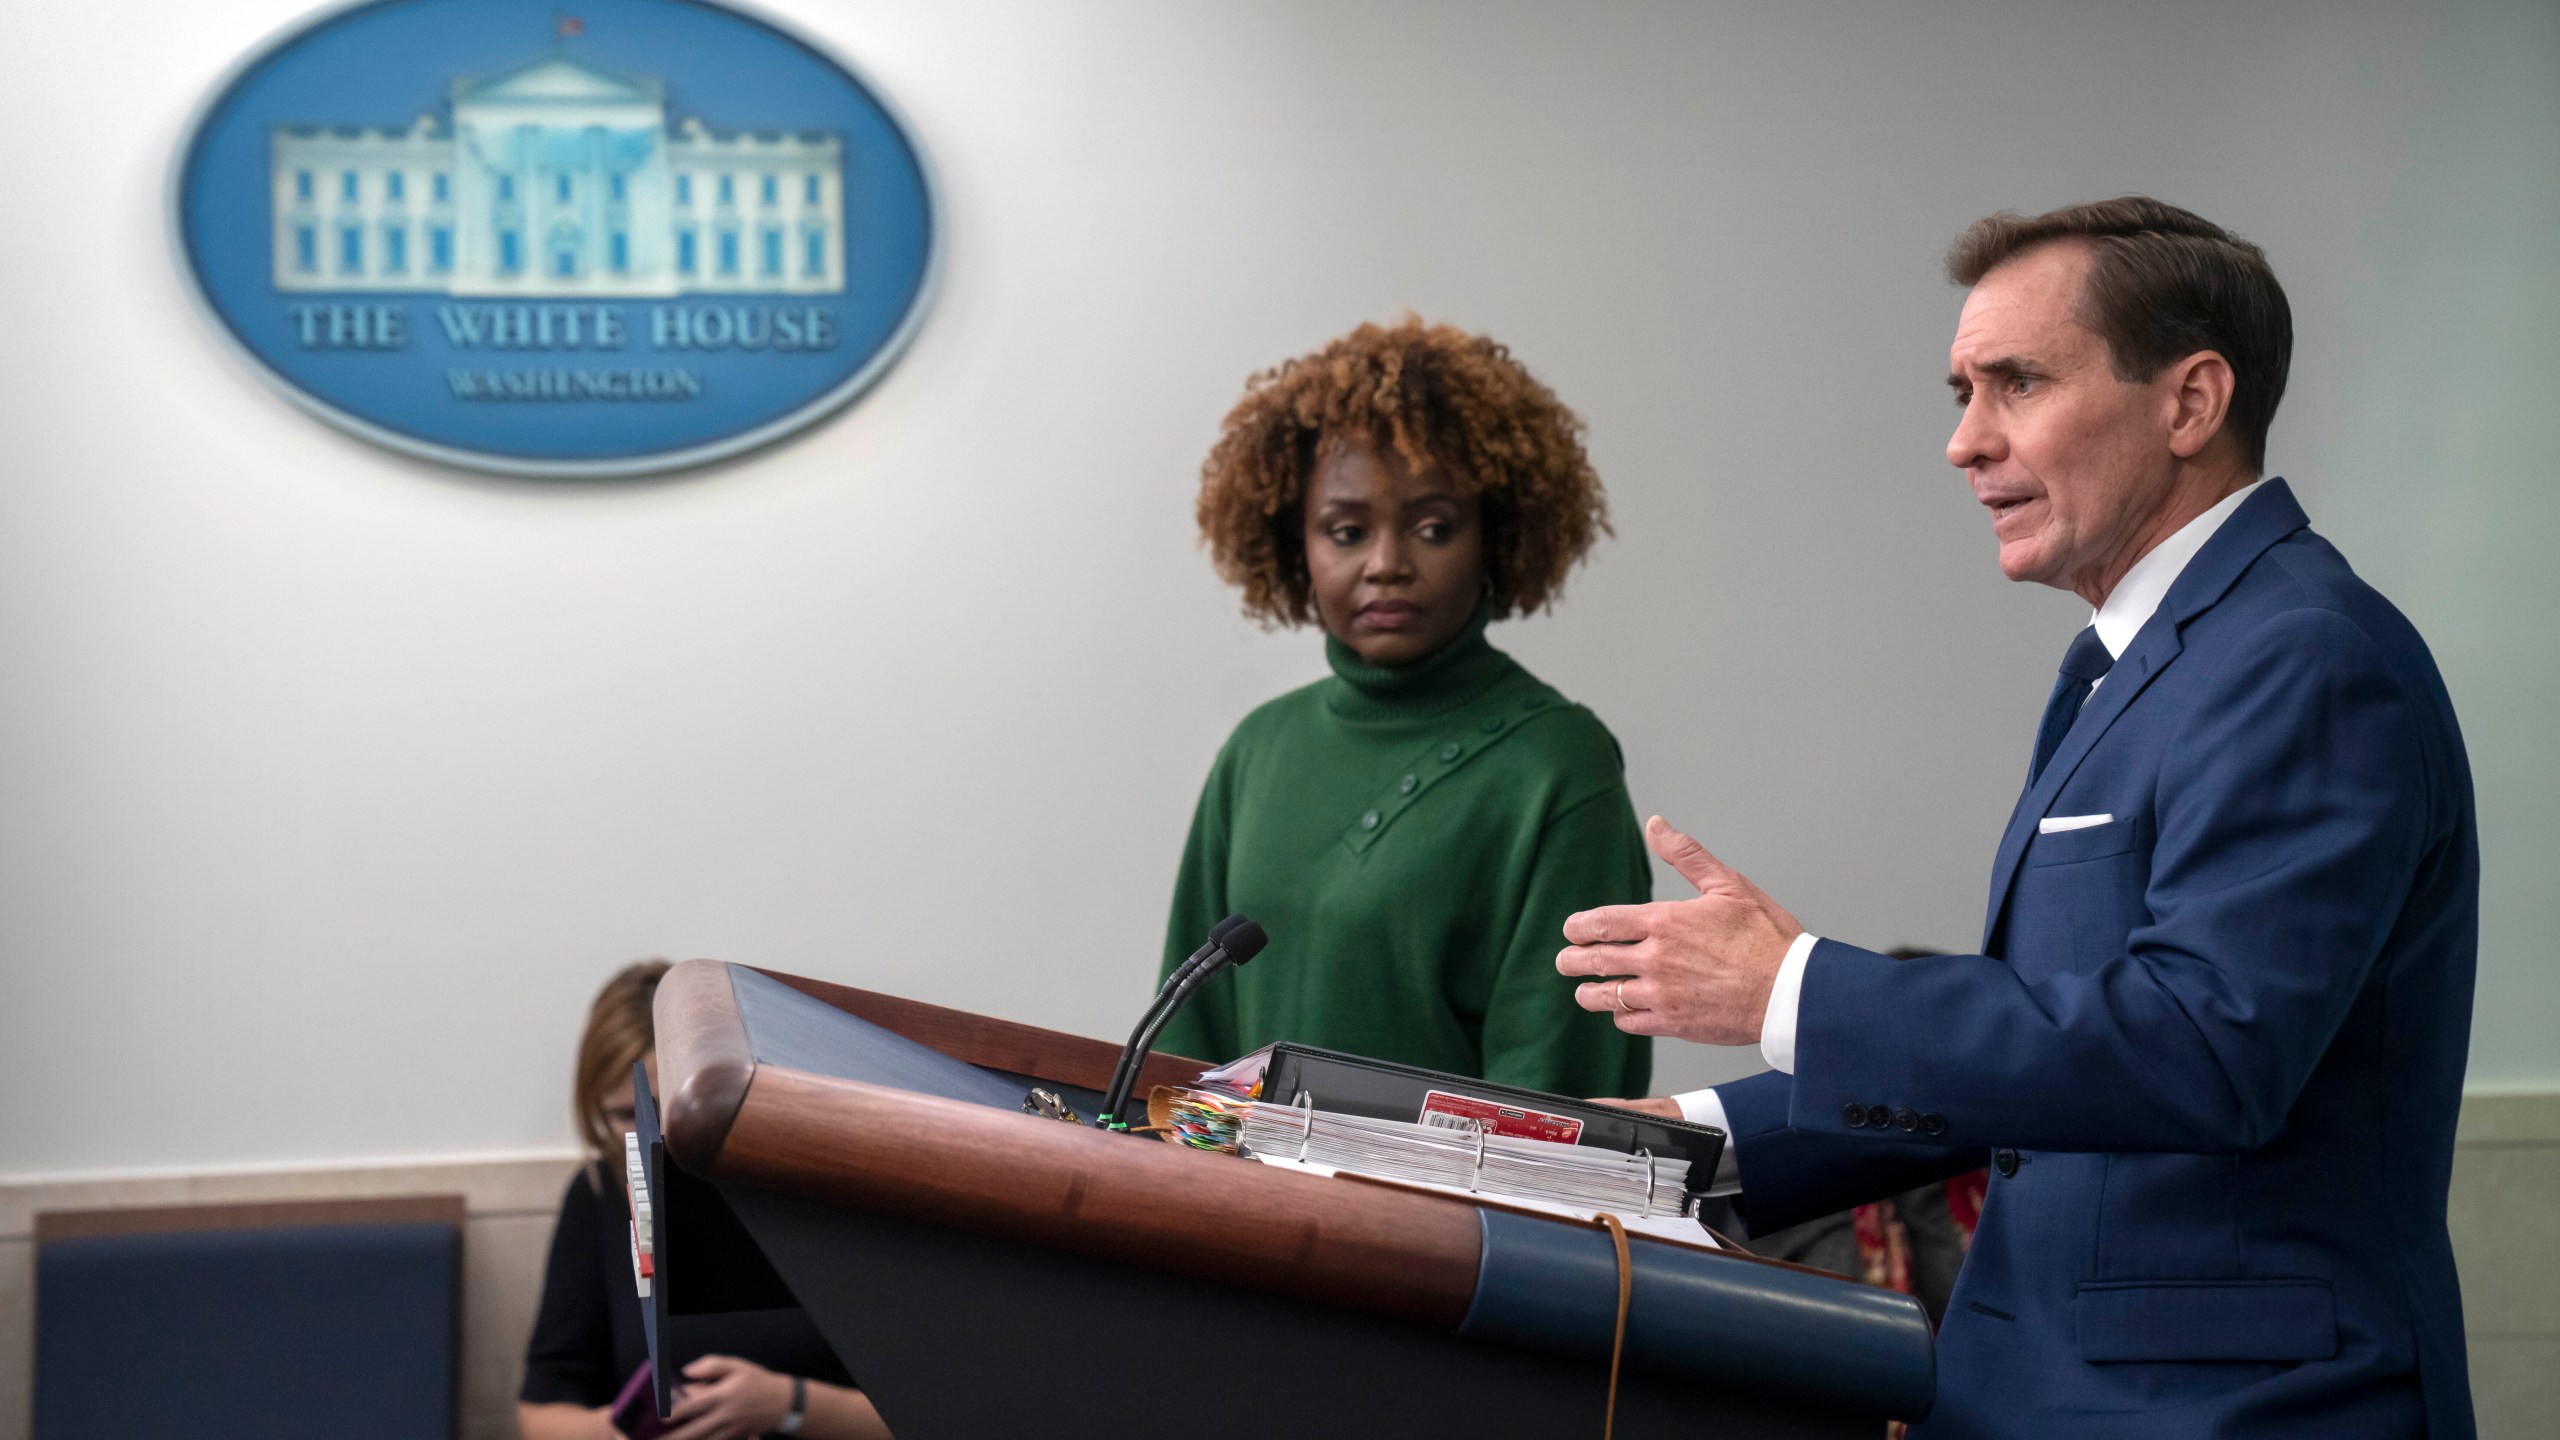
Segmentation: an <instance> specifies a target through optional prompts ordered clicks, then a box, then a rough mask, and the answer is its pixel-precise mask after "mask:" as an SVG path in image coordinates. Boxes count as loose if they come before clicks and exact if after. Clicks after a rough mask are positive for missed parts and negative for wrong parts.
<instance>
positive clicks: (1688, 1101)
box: [1671, 1090, 1742, 1195]
mask: <svg viewBox="0 0 2560 1440" xmlns="http://www.w3.org/2000/svg"><path fill="white" fill-rule="evenodd" d="M1671 1103H1673V1104H1675V1105H1677V1106H1679V1107H1680V1118H1681V1119H1683V1120H1686V1121H1688V1122H1689V1123H1690V1124H1692V1125H1711V1126H1713V1127H1715V1128H1716V1129H1718V1130H1721V1131H1723V1132H1724V1150H1723V1152H1722V1153H1720V1154H1718V1155H1717V1156H1716V1178H1715V1183H1714V1184H1712V1185H1710V1186H1708V1187H1707V1193H1708V1194H1710V1195H1739V1194H1741V1193H1742V1165H1741V1162H1740V1161H1738V1160H1736V1159H1735V1158H1734V1153H1733V1152H1734V1144H1733V1126H1732V1125H1730V1124H1728V1123H1726V1121H1725V1118H1724V1101H1722V1100H1720V1099H1718V1098H1716V1092H1714V1091H1713V1090H1692V1091H1690V1092H1688V1093H1687V1094H1685V1095H1674V1096H1672V1097H1671Z"/></svg>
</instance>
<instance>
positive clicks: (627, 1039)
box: [516, 960, 889, 1440]
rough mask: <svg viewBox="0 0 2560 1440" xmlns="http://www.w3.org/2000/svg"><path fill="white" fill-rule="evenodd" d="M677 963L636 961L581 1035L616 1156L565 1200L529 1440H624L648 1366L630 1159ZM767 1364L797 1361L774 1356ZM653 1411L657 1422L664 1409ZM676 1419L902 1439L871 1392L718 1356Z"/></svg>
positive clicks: (596, 1115) (591, 1111)
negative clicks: (642, 1074) (623, 1405)
mask: <svg viewBox="0 0 2560 1440" xmlns="http://www.w3.org/2000/svg"><path fill="white" fill-rule="evenodd" d="M666 969H667V965H666V962H665V961H663V960H652V961H644V962H642V963H640V964H635V965H630V966H626V967H624V969H623V970H622V971H621V972H620V973H618V974H616V975H615V976H614V977H613V978H612V979H611V980H609V981H607V982H606V983H605V987H604V989H603V990H602V991H601V992H600V993H598V994H597V996H596V1001H595V1006H594V1008H593V1009H592V1010H591V1011H590V1012H589V1014H588V1017H587V1028H586V1033H585V1034H584V1035H583V1036H582V1037H581V1038H580V1040H579V1044H578V1071H577V1097H576V1105H577V1115H578V1127H579V1130H580V1131H581V1133H582V1134H583V1135H584V1137H585V1139H586V1142H587V1145H588V1148H589V1150H590V1151H591V1152H593V1153H595V1154H597V1155H600V1156H604V1157H608V1158H603V1159H598V1160H596V1161H594V1162H593V1163H592V1164H590V1165H588V1166H586V1167H585V1168H584V1169H582V1170H580V1171H579V1172H578V1173H577V1174H576V1175H573V1176H571V1177H570V1180H569V1187H568V1189H567V1191H565V1192H564V1193H563V1194H562V1195H561V1197H560V1217H559V1221H558V1223H557V1224H556V1225H555V1227H554V1228H553V1230H552V1233H551V1254H550V1259H549V1261H548V1262H547V1264H546V1265H545V1268H544V1271H543V1279H542V1305H541V1309H540V1310H539V1311H538V1312H537V1313H536V1314H535V1317H534V1324H533V1339H532V1341H531V1342H530V1343H529V1344H528V1345H527V1346H526V1348H525V1369H524V1386H523V1388H522V1389H521V1390H519V1391H518V1392H517V1402H518V1403H517V1405H516V1421H517V1424H518V1426H519V1427H520V1428H521V1429H522V1431H523V1433H524V1437H525V1440H614V1437H617V1436H620V1435H621V1434H622V1433H623V1432H622V1431H621V1430H619V1429H617V1428H615V1426H614V1423H613V1419H612V1409H613V1405H614V1402H615V1400H616V1399H617V1398H618V1397H619V1396H621V1395H622V1394H623V1392H624V1389H625V1387H626V1386H628V1385H630V1384H631V1383H632V1377H633V1376H634V1375H635V1373H637V1372H638V1371H639V1370H640V1369H641V1368H642V1367H643V1366H645V1365H646V1364H647V1362H648V1355H649V1352H648V1339H647V1335H646V1332H645V1331H643V1330H642V1328H641V1318H640V1303H641V1302H640V1292H639V1284H638V1281H637V1279H636V1277H635V1276H634V1275H633V1273H632V1261H631V1228H630V1227H631V1220H630V1215H631V1202H630V1197H629V1194H628V1192H627V1191H626V1189H625V1187H624V1184H623V1179H622V1165H621V1156H622V1153H623V1146H622V1136H623V1134H624V1133H625V1132H626V1131H629V1130H630V1129H631V1128H632V1126H633V1125H634V1124H635V1123H636V1122H635V1100H636V1097H635V1096H634V1094H633V1093H632V1084H631V1067H632V1065H633V1064H634V1063H635V1062H646V1063H647V1064H648V1065H649V1066H650V1069H651V1073H653V1074H654V1073H655V1069H656V1059H655V1054H654V1051H655V1045H656V1042H655V1039H654V1027H653V1025H652V1023H651V1018H650V1005H651V1002H652V1001H653V1000H654V999H655V998H656V996H657V990H658V978H659V976H661V975H663V974H664V973H665V972H666ZM760 1358H762V1359H765V1360H768V1361H774V1362H776V1363H785V1362H783V1361H781V1360H780V1359H779V1358H778V1357H776V1356H774V1355H770V1354H768V1355H764V1356H762V1357H760ZM818 1358H819V1359H820V1361H821V1362H822V1363H829V1364H831V1363H832V1362H831V1361H826V1360H825V1357H823V1356H821V1357H818ZM800 1368H801V1369H802V1370H803V1371H804V1372H805V1371H807V1370H810V1369H816V1368H819V1367H818V1366H817V1365H812V1364H805V1363H804V1364H802V1365H801V1366H800ZM643 1404H644V1406H646V1407H647V1409H648V1410H649V1413H650V1414H652V1415H654V1414H655V1406H654V1404H653V1403H651V1402H646V1401H644V1402H643ZM795 1416H796V1417H797V1419H796V1421H795V1420H794V1418H793V1417H795ZM665 1424H666V1428H665V1429H664V1430H663V1431H661V1432H659V1433H660V1434H662V1435H663V1436H664V1437H666V1440H745V1437H748V1436H755V1435H766V1434H776V1433H780V1434H797V1435H801V1436H805V1437H812V1440H879V1437H885V1436H887V1435H888V1434H889V1430H888V1427H887V1426H886V1425H884V1424H882V1423H881V1420H880V1416H879V1412H878V1411H877V1410H875V1409H873V1408H872V1405H871V1402H870V1400H869V1399H868V1398H867V1397H865V1396H864V1395H863V1394H862V1392H861V1391H859V1390H853V1389H848V1388H846V1387H844V1386H842V1385H833V1384H827V1383H825V1382H823V1381H820V1380H816V1379H811V1378H809V1377H808V1375H807V1374H805V1373H803V1374H799V1375H793V1374H786V1373H780V1372H778V1371H776V1370H774V1369H770V1368H767V1366H766V1365H762V1364H758V1363H756V1360H755V1359H752V1358H749V1357H745V1356H739V1355H704V1356H701V1357H700V1358H698V1359H695V1360H694V1361H693V1362H692V1363H690V1364H688V1365H686V1366H685V1367H684V1378H683V1381H682V1382H680V1386H679V1388H678V1390H677V1395H676V1403H675V1409H674V1411H673V1413H672V1415H671V1416H670V1417H669V1419H668V1420H667V1421H666V1422H665Z"/></svg>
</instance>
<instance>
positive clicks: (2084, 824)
mask: <svg viewBox="0 0 2560 1440" xmlns="http://www.w3.org/2000/svg"><path fill="white" fill-rule="evenodd" d="M2115 818H2116V817H2114V816H2113V815H2047V816H2046V817H2044V818H2043V819H2041V820H2039V821H2037V822H2036V833H2037V834H2039V835H2059V834H2061V833H2062V832H2063V831H2065V830H2088V829H2092V828H2094V827H2096V826H2099V825H2108V824H2112V823H2114V821H2115Z"/></svg>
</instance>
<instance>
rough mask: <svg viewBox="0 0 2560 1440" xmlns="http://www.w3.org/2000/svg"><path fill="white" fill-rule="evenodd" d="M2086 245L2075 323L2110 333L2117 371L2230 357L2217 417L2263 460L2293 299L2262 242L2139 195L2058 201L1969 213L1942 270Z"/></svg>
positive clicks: (2125, 376)
mask: <svg viewBox="0 0 2560 1440" xmlns="http://www.w3.org/2000/svg"><path fill="white" fill-rule="evenodd" d="M2064 240H2071V241H2080V242H2084V243H2086V244H2087V245H2088V246H2089V250H2090V266H2089V280H2088V285H2087V288H2086V289H2085V290H2084V291H2083V292H2082V293H2081V296H2080V316H2079V318H2080V323H2081V324H2083V325H2086V326H2088V327H2089V328H2090V329H2091V330H2094V331H2096V332H2097V334H2098V336H2099V338H2100V339H2103V340H2105V341H2106V342H2107V357H2108V359H2109V361H2110V362H2111V364H2112V366H2113V368H2114V370H2115V375H2116V378H2117V379H2119V380H2125V381H2135V382H2139V381H2144V380H2148V379H2150V378H2151V377H2153V376H2155V375H2157V374H2159V373H2160V367H2161V366H2163V365H2166V364H2168V363H2169V362H2171V361H2173V360H2182V359H2185V358H2186V357H2187V356H2189V355H2193V354H2196V353H2197V352H2199V351H2203V350H2211V351H2213V352H2214V353H2216V354H2218V355H2220V356H2221V357H2222V358H2223V359H2224V360H2226V361H2228V362H2230V365H2231V374H2232V389H2231V413H2230V414H2229V415H2228V416H2227V417H2225V418H2224V420H2223V424H2224V425H2226V426H2228V427H2229V428H2230V430H2231V433H2232V435H2233V437H2234V438H2235V439H2237V440H2238V441H2239V442H2240V449H2241V452H2242V455H2243V456H2244V457H2245V458H2246V459H2247V460H2248V462H2249V467H2250V469H2251V470H2253V471H2259V472H2263V471H2264V470H2265V469H2266V464H2267V427H2268V426H2269V425H2271V424H2273V423H2274V421H2275V418H2276V404H2277V402H2279V401H2281V400H2283V399H2284V379H2285V371H2286V370H2287V369H2288V368H2290V367H2291V366H2292V364H2293V307H2292V306H2290V305H2288V304H2286V303H2285V298H2284V287H2283V286H2282V285H2279V284H2277V283H2276V274H2275V272H2274V271H2273V270H2270V269H2268V268H2267V256H2266V252H2265V251H2263V250H2260V249H2259V248H2258V247H2257V246H2255V245H2252V244H2250V243H2249V242H2248V241H2246V240H2243V239H2241V238H2240V237H2239V236H2237V235H2234V234H2232V233H2231V232H2230V231H2228V230H2225V229H2223V228H2222V227H2221V226H2219V225H2216V224H2214V223H2213V222H2212V221H2210V220H2207V219H2205V218H2204V217H2203V216H2201V215H2197V214H2195V213H2194V212H2192V211H2188V210H2181V209H2179V208H2178V207H2177V206H2175V205H2169V204H2164V203H2162V202H2160V201H2158V200H2154V199H2152V198H2150V197H2149V196H2147V195H2123V196H2118V197H2117V198H2115V199H2113V200H2097V201H2092V202H2090V203H2089V204H2086V205H2066V206H2064V207H2063V208H2061V209H2059V210H2048V211H2046V212H2045V213H2044V214H2042V215H2037V216H2033V217H2029V216H2025V215H2020V214H2018V213H2016V212H2015V211H2010V210H2003V211H2001V212H2000V213H1999V214H1997V215H1986V216H1984V217H1983V218H1982V219H1980V220H1976V221H1974V222H1973V224H1972V225H1971V226H1970V227H1969V228H1967V229H1966V231H1965V232H1964V233H1963V234H1962V235H1959V236H1957V237H1956V243H1955V244H1954V245H1953V246H1951V247H1950V248H1949V249H1948V251H1947V278H1948V279H1950V280H1952V281H1954V282H1955V283H1957V284H1958V285H1967V286H1970V285H1973V284H1975V283H1977V282H1979V281H1980V280H1981V279H1982V277H1983V276H1985V275H1988V274H1990V273H1991V272H1992V271H1994V270H1996V269H1998V268H2000V266H2002V265H2003V264H2005V263H2007V262H2008V261H2010V260H2013V259H2015V258H2017V257H2018V256H2019V255H2022V254H2024V253H2026V252H2027V251H2029V250H2033V249H2036V248H2037V247H2039V246H2043V245H2049V244H2052V243H2054V242H2056V241H2064Z"/></svg>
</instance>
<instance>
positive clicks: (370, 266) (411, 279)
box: [267, 55, 844, 298]
mask: <svg viewBox="0 0 2560 1440" xmlns="http://www.w3.org/2000/svg"><path fill="white" fill-rule="evenodd" d="M451 100H452V103H451V105H450V107H449V108H450V111H451V120H450V122H449V123H447V122H440V121H438V120H437V119H436V118H435V117H433V116H423V117H421V118H419V119H418V120H417V121H416V122H415V123H413V124H411V125H410V126H409V127H408V128H407V129H405V130H398V129H361V128H356V127H336V126H327V125H286V126H279V127H277V128H276V129H275V130H274V131H273V132H272V133H271V134H270V135H269V137H268V177H267V183H268V189H269V191H270V193H271V194H272V196H273V214H274V218H275V241H274V246H275V285H276V288H277V289H279V290H289V291H321V290H325V291H340V292H344V291H366V292H382V291H418V290H423V291H433V292H439V293H443V294H449V295H505V296H539V297H563V298H566V297H587V298H613V297H622V296H664V295H679V294H689V293H706V292H707V293H715V294H716V293H733V294H734V293H745V292H753V293H759V294H787V295H819V294H835V293H837V292H839V291H841V290H843V289H844V145H843V141H842V139H841V138H840V137H838V136H836V135H834V134H830V133H823V132H772V131H766V132H756V133H727V132H721V131H715V130H711V129H709V128H707V127H706V126H704V124H703V123H702V121H701V120H699V119H687V120H686V121H685V122H684V123H683V124H682V125H681V126H680V127H677V128H676V129H674V130H672V131H670V129H669V128H668V125H667V107H666V93H665V88H664V87H663V86H662V85H660V84H659V83H658V82H657V81H656V80H651V79H635V78H631V77H626V76H621V75H615V74H612V73H610V72H608V71H605V70H602V69H599V68H597V67H596V66H593V65H590V64H587V63H586V62H584V61H581V60H577V59H573V58H570V57H568V56H566V55H552V56H548V57H545V58H543V59H541V60H537V61H534V62H532V63H531V64H528V65H523V66H520V67H518V68H517V69H514V70H511V71H508V72H506V73H505V74H502V75H498V76H495V77H492V78H489V79H486V80H474V79H470V78H463V79H458V80H455V81H454V82H453V85H452V91H451Z"/></svg>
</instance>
